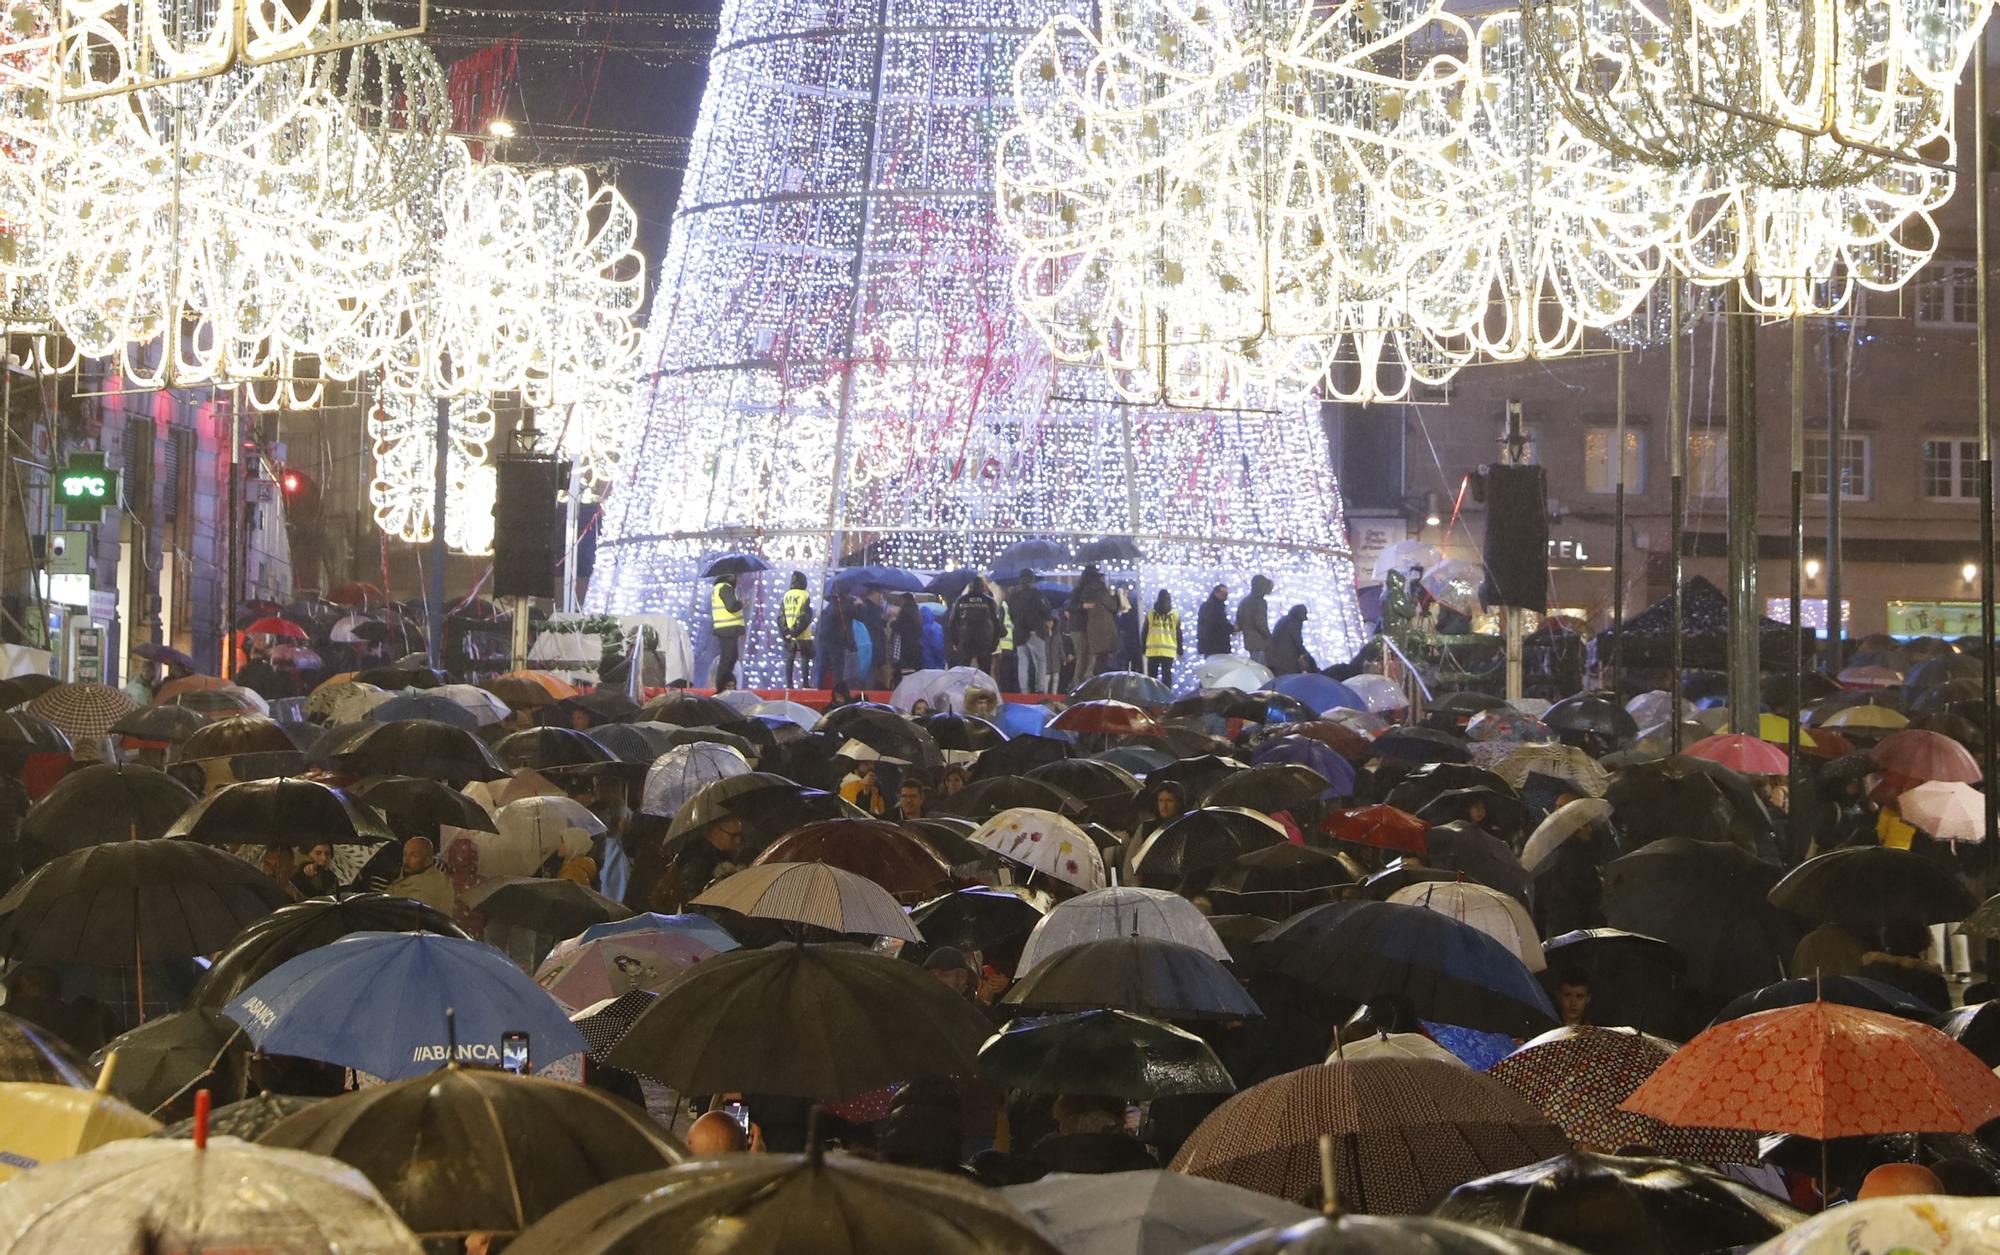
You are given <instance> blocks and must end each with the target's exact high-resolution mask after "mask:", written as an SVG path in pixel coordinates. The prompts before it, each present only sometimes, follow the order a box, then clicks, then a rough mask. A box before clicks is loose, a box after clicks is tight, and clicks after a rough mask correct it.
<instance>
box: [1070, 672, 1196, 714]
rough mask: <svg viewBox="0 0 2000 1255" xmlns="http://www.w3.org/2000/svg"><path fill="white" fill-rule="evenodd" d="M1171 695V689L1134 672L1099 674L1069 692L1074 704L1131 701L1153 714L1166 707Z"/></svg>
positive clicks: (1147, 676)
mask: <svg viewBox="0 0 2000 1255" xmlns="http://www.w3.org/2000/svg"><path fill="white" fill-rule="evenodd" d="M1173 696H1174V694H1173V690H1172V689H1170V688H1168V687H1167V686H1166V685H1164V684H1162V683H1160V682H1159V681H1158V680H1155V679H1154V678H1153V677H1152V676H1149V675H1144V674H1141V673H1140V672H1137V671H1100V672H1098V673H1097V674H1096V675H1094V676H1091V677H1090V678H1089V679H1088V680H1085V681H1084V682H1083V683H1081V684H1079V685H1077V686H1076V687H1075V688H1073V689H1071V690H1070V692H1069V699H1070V700H1071V701H1073V702H1096V701H1114V702H1130V703H1131V704H1132V705H1134V706H1143V707H1144V708H1146V709H1147V710H1153V711H1157V710H1160V709H1163V708H1164V707H1166V706H1167V705H1168V703H1170V702H1171V701H1172V700H1173Z"/></svg>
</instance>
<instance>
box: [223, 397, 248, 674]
mask: <svg viewBox="0 0 2000 1255" xmlns="http://www.w3.org/2000/svg"><path fill="white" fill-rule="evenodd" d="M238 395H239V392H238V391H235V390H232V391H231V392H230V394H229V397H228V405H229V569H228V571H226V572H224V574H223V580H222V596H223V601H224V604H223V607H222V674H223V677H224V678H225V679H226V678H228V677H230V676H233V675H235V674H236V668H237V665H238V660H237V656H236V652H237V651H236V643H237V642H236V608H237V607H238V606H240V605H242V604H243V432H242V428H241V426H240V424H239V421H238V419H239V415H238V407H237V404H236V399H237V397H238Z"/></svg>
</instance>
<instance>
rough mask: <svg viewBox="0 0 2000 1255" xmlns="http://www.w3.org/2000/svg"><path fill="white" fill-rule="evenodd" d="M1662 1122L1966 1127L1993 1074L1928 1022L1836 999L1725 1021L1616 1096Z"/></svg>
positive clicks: (1843, 1131)
mask: <svg viewBox="0 0 2000 1255" xmlns="http://www.w3.org/2000/svg"><path fill="white" fill-rule="evenodd" d="M1620 1109H1621V1110H1624V1111H1632V1112H1637V1113H1638V1114H1640V1115H1647V1116H1652V1117H1653V1118H1654V1119H1657V1120H1661V1121H1663V1122H1665V1123H1667V1124H1672V1125H1681V1126H1689V1125H1692V1126H1697V1127H1706V1128H1719V1129H1755V1130H1758V1131H1759V1132H1764V1133H1796V1134H1798V1135H1800V1136H1801V1137H1810V1138H1816V1139H1818V1140H1821V1141H1824V1140H1826V1139H1828V1138H1835V1137H1862V1136H1866V1135H1869V1134H1874V1133H1971V1132H1973V1131H1974V1130H1976V1129H1977V1128H1979V1126H1980V1125H1982V1124H1985V1123H1986V1122H1987V1121H1988V1120H1991V1119H1994V1118H1995V1117H2000V1077H1996V1076H1995V1075H1994V1074H1993V1073H1992V1072H1991V1071H1990V1070H1988V1069H1987V1067H1986V1065H1985V1064H1983V1063H1981V1062H1980V1061H1979V1059H1978V1057H1977V1056H1975V1055H1974V1054H1973V1053H1972V1052H1971V1051H1969V1050H1967V1049H1966V1048H1965V1047H1963V1046H1961V1045H1959V1044H1958V1043H1957V1042H1955V1041H1953V1040H1952V1039H1951V1038H1949V1037H1947V1036H1945V1035H1944V1034H1943V1033H1940V1032H1939V1031H1938V1030H1936V1029H1934V1028H1932V1027H1930V1026H1929V1025H1927V1024H1920V1023H1918V1022H1916V1021H1914V1020H1906V1019H1903V1018H1902V1017H1901V1016H1895V1015H1884V1014H1882V1013H1881V1012H1879V1011H1864V1010H1862V1009H1861V1008H1860V1007H1849V1006H1842V1005H1840V1004H1839V1003H1833V1002H1809V1003H1806V1004H1804V1005H1803V1006H1796V1007H1781V1008H1779V1009H1778V1010H1775V1011H1764V1012H1760V1013H1758V1014H1756V1015H1746V1016H1744V1017H1743V1018H1742V1019H1740V1020H1730V1021H1728V1022H1727V1023H1724V1024H1718V1025H1716V1026H1715V1027H1714V1028H1711V1029H1709V1030H1708V1031H1707V1032H1705V1033H1703V1034H1701V1035H1700V1036H1699V1037H1696V1038H1695V1039H1694V1040H1693V1041H1691V1042H1689V1043H1688V1044H1687V1045H1685V1046H1683V1047H1681V1048H1680V1049H1679V1050H1677V1051H1675V1052H1674V1053H1673V1055H1672V1056H1671V1057H1669V1058H1668V1059H1667V1061H1666V1062H1665V1063H1663V1064H1661V1065H1660V1067H1659V1070H1658V1071H1656V1072H1654V1073H1653V1075H1652V1076H1651V1077H1649V1078H1647V1080H1646V1082H1645V1084H1643V1085H1641V1086H1639V1088H1638V1089H1637V1090H1635V1091H1634V1092H1633V1094H1632V1096H1631V1097H1630V1098H1628V1099H1626V1100H1625V1101H1624V1102H1623V1103H1622V1104H1620Z"/></svg>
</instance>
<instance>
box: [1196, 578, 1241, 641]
mask: <svg viewBox="0 0 2000 1255" xmlns="http://www.w3.org/2000/svg"><path fill="white" fill-rule="evenodd" d="M1235 637H1236V626H1235V625H1234V624H1232V623H1231V622H1230V621H1229V585H1227V584H1217V585H1216V586H1215V587H1214V588H1211V589H1209V590H1208V596H1207V597H1205V598H1203V599H1202V603H1201V610H1200V611H1199V612H1198V613H1197V614H1196V615H1195V620H1194V652H1196V653H1197V654H1200V655H1201V656H1202V657H1204V658H1213V657H1215V656H1216V655H1217V654H1226V653H1228V652H1229V643H1230V642H1231V641H1232V640H1234V639H1235Z"/></svg>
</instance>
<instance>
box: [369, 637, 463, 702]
mask: <svg viewBox="0 0 2000 1255" xmlns="http://www.w3.org/2000/svg"><path fill="white" fill-rule="evenodd" d="M363 626H366V625H365V624H364V625H363ZM387 627H388V625H386V624H385V625H383V628H382V629H381V630H383V631H385V632H386V631H387ZM353 679H354V681H355V683H357V684H372V685H374V686H375V687H376V688H378V689H388V690H389V691H391V692H394V691H396V690H397V689H434V688H436V687H438V686H439V685H440V684H443V683H444V677H443V676H442V675H440V674H438V673H437V672H436V671H433V670H431V669H430V668H429V667H405V666H391V667H370V668H369V669H368V670H366V671H357V672H355V673H354V676H353Z"/></svg>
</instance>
